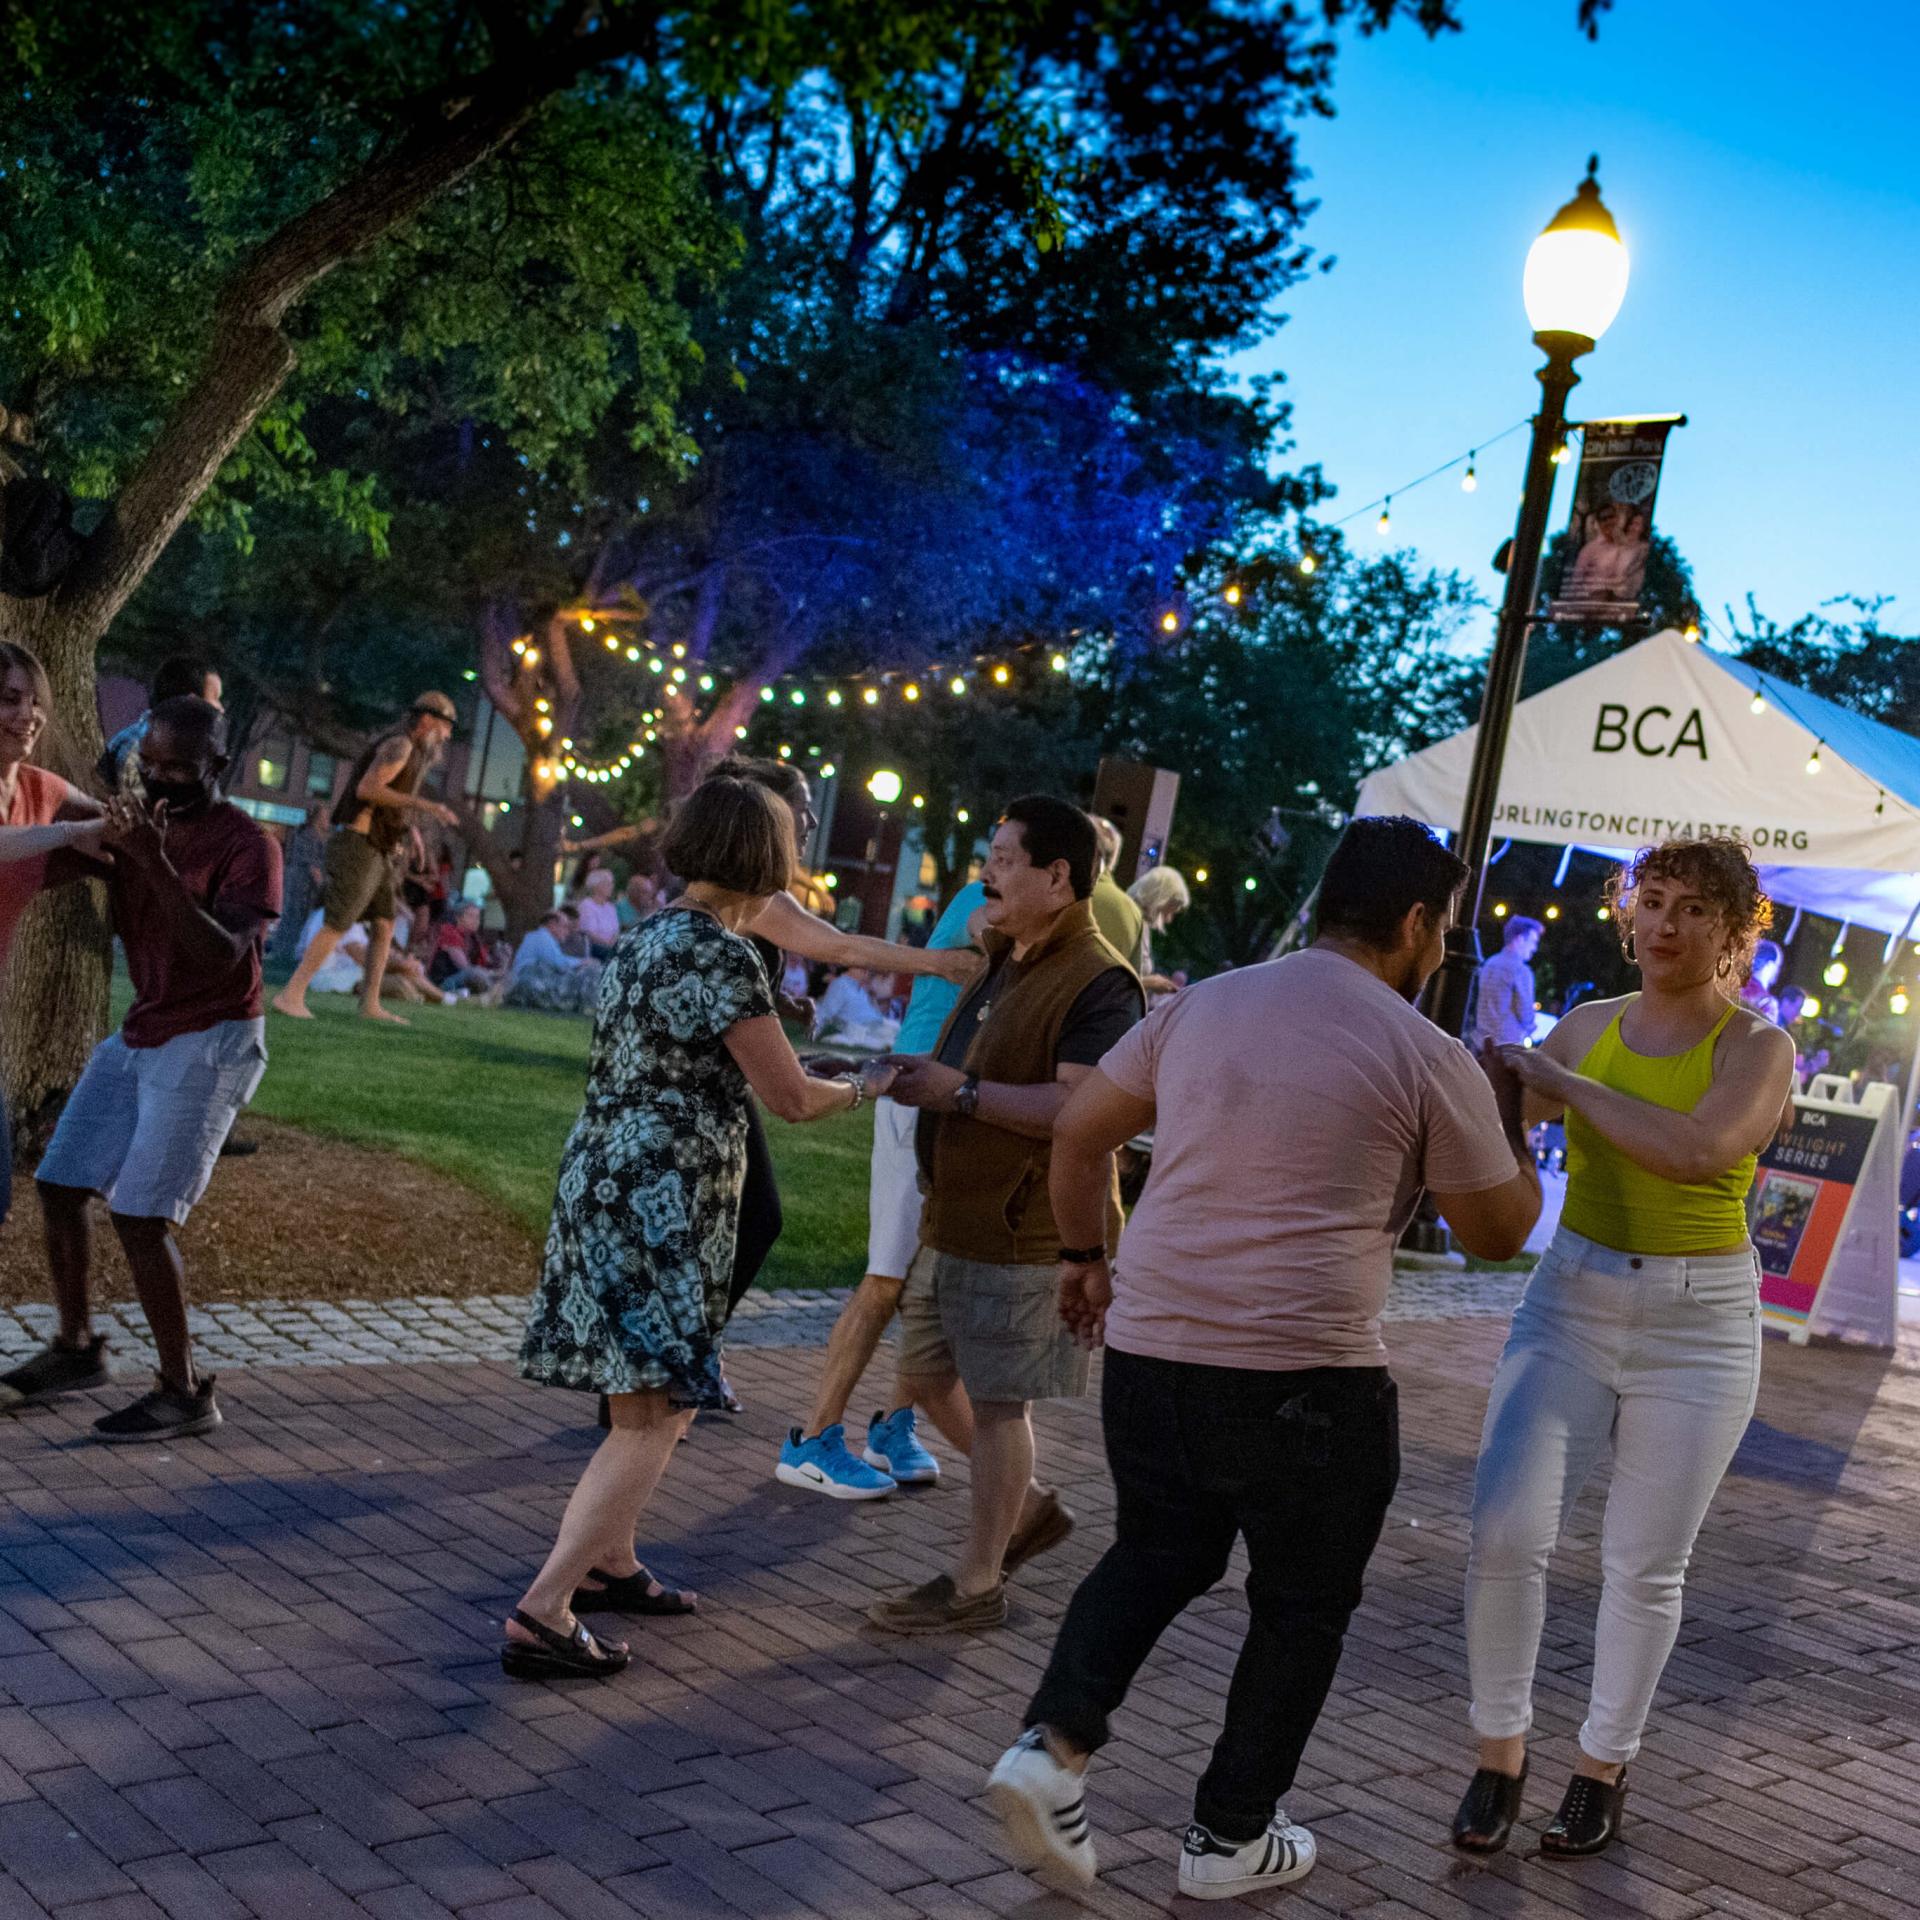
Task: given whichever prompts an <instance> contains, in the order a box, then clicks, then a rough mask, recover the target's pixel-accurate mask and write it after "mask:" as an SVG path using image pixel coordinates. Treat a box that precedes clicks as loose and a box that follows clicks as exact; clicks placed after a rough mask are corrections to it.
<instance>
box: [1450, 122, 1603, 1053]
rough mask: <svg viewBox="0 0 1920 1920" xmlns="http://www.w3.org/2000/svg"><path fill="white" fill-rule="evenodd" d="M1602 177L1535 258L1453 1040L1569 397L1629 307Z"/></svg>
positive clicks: (1471, 800)
mask: <svg viewBox="0 0 1920 1920" xmlns="http://www.w3.org/2000/svg"><path fill="white" fill-rule="evenodd" d="M1599 169H1600V161H1599V157H1598V155H1596V156H1595V157H1594V158H1593V159H1591V160H1590V161H1588V163H1587V177H1586V178H1585V179H1584V180H1583V181H1581V183H1580V186H1579V190H1578V191H1577V192H1576V193H1575V194H1574V196H1573V198H1572V199H1571V200H1569V201H1568V202H1567V204H1566V205H1565V206H1564V207H1562V208H1561V209H1560V211H1559V212H1558V213H1556V214H1555V215H1554V216H1553V218H1552V219H1551V220H1550V221H1548V223H1547V225H1546V227H1545V229H1544V231H1543V232H1542V233H1541V235H1540V237H1539V238H1538V239H1537V240H1535V241H1534V243H1533V246H1532V248H1531V250H1530V251H1529V252H1528V254H1527V271H1526V278H1525V283H1524V291H1525V299H1526V307H1527V318H1528V319H1529V320H1530V321H1532V323H1533V341H1534V345H1535V346H1537V347H1538V348H1539V349H1540V350H1541V352H1542V353H1544V354H1545V355H1546V356H1547V364H1546V365H1545V366H1544V367H1542V368H1541V369H1540V370H1539V380H1540V386H1541V390H1542V397H1541V403H1540V411H1539V412H1538V413H1537V414H1535V415H1534V419H1533V439H1532V441H1531V443H1530V444H1529V446H1528V449H1527V477H1526V482H1525V484H1524V486H1523V487H1522V489H1521V494H1520V517H1519V520H1518V521H1517V523H1516V524H1515V526H1514V530H1513V545H1512V548H1511V550H1510V552H1509V555H1508V560H1507V591H1506V597H1505V598H1504V599H1503V600H1502V602H1501V605H1500V625H1499V629H1498V632H1497V633H1496V635H1495V638H1494V644H1493V659H1492V660H1491V662H1490V663H1489V664H1488V667H1487V685H1486V691H1485V692H1484V694H1482V696H1481V700H1480V726H1479V731H1478V733H1477V735H1476V737H1475V740H1474V746H1473V767H1472V771H1471V772H1470V773H1469V774H1468V777H1467V803H1466V811H1465V817H1464V818H1463V819H1462V820H1461V823H1460V839H1459V843H1458V846H1457V847H1456V849H1455V851H1457V852H1458V853H1459V855H1460V857H1461V859H1463V860H1464V861H1466V863H1467V865H1468V866H1469V867H1470V868H1471V869H1472V872H1471V874H1470V875H1469V877H1468V880H1467V884H1466V888H1465V891H1464V892H1463V894H1462V896H1461V911H1460V924H1459V925H1458V926H1456V927H1455V928H1453V930H1452V931H1451V932H1450V933H1449V934H1448V935H1447V953H1446V958H1445V959H1444V960H1443V961H1442V962H1441V963H1440V968H1439V971H1438V972H1437V973H1436V974H1435V975H1434V980H1433V987H1432V991H1431V996H1430V998H1429V1000H1428V1008H1429V1011H1430V1012H1431V1014H1432V1017H1433V1021H1434V1024H1435V1025H1436V1026H1439V1027H1442V1028H1444V1029H1445V1030H1446V1031H1447V1032H1448V1033H1452V1034H1458V1033H1460V1032H1461V1031H1462V1030H1463V1029H1464V1027H1465V1025H1466V1019H1467V1002H1468V999H1469V998H1470V997H1471V994H1472V989H1473V977H1474V975H1475V973H1476V972H1478V971H1479V967H1480V898H1481V893H1482V891H1483V889H1484V887H1485V885H1486V871H1487V845H1488V842H1489V841H1490V840H1491V838H1492V834H1493V809H1494V803H1495V801H1496V800H1497V799H1498V798H1499V793H1500V770H1501V767H1502V765H1503V763H1504V762H1505V760H1506V756H1507V734H1508V731H1509V729H1510V727H1511V725H1512V722H1513V708H1514V702H1515V700H1516V699H1517V698H1518V696H1519V692H1520V675H1521V672H1522V670H1523V669H1524V668H1525V666H1526V663H1527V633H1528V629H1529V628H1530V627H1531V626H1532V624H1533V619H1534V595H1535V593H1536V591H1537V589H1538V586H1539V578H1540V550H1541V547H1542V546H1543V545H1544V544H1545V541H1546V533H1547V516H1548V514H1549V513H1550V512H1551V511H1552V507H1553V477H1554V451H1555V449H1556V448H1557V447H1558V446H1559V445H1560V443H1561V440H1562V438H1563V436H1564V434H1565V432H1566V425H1567V395H1568V394H1570V393H1571V392H1572V391H1573V389H1574V388H1575V387H1576V386H1578V385H1579V384H1580V376H1579V375H1578V374H1577V373H1575V372H1574V370H1573V363H1574V362H1575V361H1576V360H1578V359H1579V358H1580V356H1581V355H1582V354H1586V353H1591V352H1592V351H1593V348H1594V344H1595V342H1596V341H1598V339H1599V338H1600V336H1601V335H1602V334H1603V333H1604V332H1606V330H1607V328H1608V327H1609V326H1610V325H1611V324H1612V321H1613V317H1614V315H1615V314H1617V313H1618V312H1619V311H1620V302H1621V301H1622V300H1623V299H1624V298H1625V297H1626V291H1627V250H1626V247H1625V246H1624V245H1623V244H1622V242H1621V239H1620V232H1619V229H1618V228H1617V227H1616V226H1615V225H1614V224H1613V216H1612V215H1611V214H1610V213H1608V211H1607V210H1606V208H1605V207H1604V206H1603V205H1602V204H1601V200H1600V181H1599V178H1598V175H1599Z"/></svg>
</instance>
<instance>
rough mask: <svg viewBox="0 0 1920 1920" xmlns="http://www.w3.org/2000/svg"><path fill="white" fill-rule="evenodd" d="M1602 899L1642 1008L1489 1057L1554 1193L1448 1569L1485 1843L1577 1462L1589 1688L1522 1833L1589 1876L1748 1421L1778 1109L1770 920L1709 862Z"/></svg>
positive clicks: (1617, 1011) (1709, 850)
mask: <svg viewBox="0 0 1920 1920" xmlns="http://www.w3.org/2000/svg"><path fill="white" fill-rule="evenodd" d="M1611 898H1612V904H1613V912H1614V918H1615V921H1616V923H1617V925H1618V927H1619V930H1620V934H1621V938H1622V940H1623V942H1624V943H1625V946H1626V950H1627V954H1628V957H1629V958H1630V959H1632V960H1634V961H1636V962H1637V964H1638V966H1639V968H1640V980H1641V990H1640V992H1638V993H1637V994H1629V995H1627V996H1626V997H1625V998H1624V999H1620V1000H1609V1001H1595V1002H1591V1003H1589V1004H1588V1005H1585V1006H1582V1007H1578V1008H1576V1009H1575V1010H1574V1011H1573V1012H1572V1013H1570V1014H1568V1015H1567V1017H1566V1018H1565V1019H1564V1020H1563V1021H1561V1023H1560V1024H1559V1025H1558V1026H1557V1027H1556V1028H1555V1029H1554V1030H1553V1032H1552V1034H1551V1035H1550V1036H1549V1037H1548V1039H1547V1042H1546V1044H1545V1045H1544V1046H1542V1047H1541V1048H1539V1049H1537V1050H1530V1049H1527V1048H1521V1047H1503V1048H1501V1050H1500V1051H1501V1054H1502V1057H1503V1058H1504V1059H1506V1060H1507V1061H1508V1062H1509V1064H1510V1065H1511V1066H1512V1067H1513V1069H1514V1071H1515V1072H1516V1073H1517V1074H1518V1075H1519V1077H1520V1078H1521V1080H1522V1081H1523V1082H1524V1083H1525V1085H1526V1087H1527V1120H1528V1124H1529V1125H1532V1124H1534V1123H1535V1122H1538V1121H1541V1120H1546V1119H1550V1118H1553V1117H1555V1116H1556V1115H1561V1114H1564V1115H1565V1118H1566V1127H1567V1194H1566V1205H1565V1207H1564V1209H1563V1210H1562V1213H1561V1217H1560V1229H1559V1232H1558V1233H1556V1234H1555V1236H1554V1239H1553V1243H1552V1245H1551V1246H1550V1247H1549V1248H1548V1249H1547V1251H1546V1253H1545V1254H1544V1255H1543V1256H1542V1257H1541V1260H1540V1264H1539V1266H1538V1267H1537V1268H1536V1269H1535V1270H1534V1274H1533V1278H1532V1279H1531V1280H1530V1281H1529V1282H1528V1285H1527V1291H1526V1296H1525V1298H1524V1299H1523V1300H1522V1302H1521V1304H1520V1308H1519V1311H1518V1312H1517V1313H1516V1314H1515V1315H1514V1320H1513V1330H1512V1332H1511V1334H1510V1335H1509V1336H1508V1340H1507V1346H1506V1351H1505V1352H1504V1353H1503V1354H1502V1355H1501V1359H1500V1365H1499V1369H1498V1371H1497V1372H1496V1374H1495V1376H1494V1382H1493V1388H1492V1391H1491V1393H1490V1395H1489V1397H1488V1401H1487V1416H1486V1425H1485V1428H1484V1430H1483V1432H1482V1435H1481V1442H1480V1464H1479V1470H1478V1473H1477V1474H1476V1477H1475V1481H1474V1497H1473V1541H1472V1547H1471V1549H1470V1552H1469V1555H1468V1562H1467V1657H1468V1664H1469V1667H1470V1670H1471V1678H1472V1687H1473V1710H1472V1720H1473V1727H1474V1731H1475V1732H1476V1733H1477V1734H1478V1735H1479V1736H1480V1759H1479V1771H1478V1772H1476V1773H1475V1775H1474V1777H1473V1782H1472V1785H1471V1786H1469V1788H1468V1789H1467V1794H1466V1798H1465V1799H1464V1800H1463V1801H1462V1802H1461V1805H1460V1811H1459V1813H1458V1814H1457V1815H1456V1816H1455V1818H1454V1825H1453V1837H1454V1843H1455V1845H1457V1846H1460V1847H1462V1848H1465V1849H1467V1850H1468V1851H1471V1852H1478V1853H1491V1852H1494V1851H1495V1850H1497V1849H1498V1848H1500V1847H1502V1846H1504V1845H1505V1844H1506V1841H1507V1836H1508V1832H1509V1830H1510V1829H1511V1827H1512V1824H1513V1821H1514V1819H1515V1817H1516V1815H1517V1814H1518V1812H1519V1809H1520V1801H1521V1788H1522V1785H1523V1783H1524V1781H1525V1779H1526V1771H1527V1732H1528V1729H1529V1727H1530V1726H1531V1724H1532V1719H1533V1706H1532V1692H1533V1670H1534V1663H1535V1660H1536V1658H1537V1656H1538V1653H1539V1648H1540V1634H1541V1628H1542V1625H1543V1623H1544V1615H1545V1598H1546V1572H1547V1562H1548V1559H1549V1558H1550V1556H1551V1554H1552V1552H1553V1547H1554V1543H1555V1541H1556V1540H1557V1538H1558V1537H1559V1533H1560V1529H1561V1527H1562V1525H1563V1524H1564V1522H1565V1520H1566V1516H1567V1514H1568V1513H1569V1512H1570V1510H1571V1509H1572V1506H1573V1503H1574V1500H1575V1499H1576V1498H1577V1497H1578V1495H1579V1492H1580V1489H1581V1486H1582V1485H1583V1483H1584V1482H1585V1481H1586V1479H1587V1476H1588V1474H1589V1473H1590V1472H1591V1471H1592V1469H1593V1467H1594V1465H1595V1463H1596V1462H1597V1460H1598V1459H1599V1457H1600V1455H1601V1454H1602V1453H1603V1452H1604V1451H1606V1449H1607V1448H1608V1447H1609V1445H1611V1448H1612V1452H1613V1474H1612V1479H1611V1482H1610V1484H1609V1486H1608V1490H1607V1503H1606V1519H1605V1523H1604V1527H1603V1532H1602V1541H1601V1558H1602V1565H1603V1579H1602V1587H1601V1595H1600V1609H1599V1617H1598V1619H1597V1621H1596V1623H1595V1628H1594V1653H1593V1683H1592V1693H1591V1698H1590V1702H1589V1707H1588V1713H1587V1719H1586V1724H1585V1725H1584V1726H1583V1727H1582V1728H1581V1729H1580V1751H1579V1756H1578V1759H1577V1761H1576V1763H1575V1768H1574V1775H1573V1779H1572V1781H1571V1782H1570V1784H1569V1785H1568V1788H1567V1792H1566V1796H1565V1798H1564V1799H1563V1800H1562V1802H1561V1804H1560V1810H1559V1812H1558V1813H1557V1814H1555V1816H1554V1818H1553V1820H1552V1822H1551V1823H1550V1824H1549V1825H1548V1826H1547V1827H1546V1828H1545V1830H1544V1831H1543V1832H1542V1834H1541V1842H1540V1844H1541V1849H1542V1851H1543V1852H1546V1853H1551V1854H1559V1855H1565V1854H1583V1853H1597V1852H1599V1851H1600V1849H1601V1848H1602V1847H1604V1846H1606V1845H1607V1843H1608V1842H1609V1841H1610V1840H1611V1839H1612V1838H1613V1836H1614V1834H1615V1833H1616V1832H1617V1831H1618V1829H1619V1825H1620V1817H1621V1810H1622V1806H1623V1803H1624V1801H1625V1798H1626V1767H1627V1762H1628V1761H1630V1760H1631V1759H1632V1758H1633V1756H1634V1755H1635V1753H1636V1752H1638V1750H1639V1746H1640V1736H1641V1732H1642V1730H1643V1728H1644V1727H1645V1724H1646V1718H1647V1711H1648V1708H1649V1707H1650V1705H1651V1704H1652V1700H1653V1694H1654V1689H1655V1688H1656V1687H1657V1686H1658V1685H1659V1682H1660V1675H1661V1672H1662V1670H1663V1669H1664V1667H1665V1666H1666V1662H1667V1657H1668V1655H1669V1654H1670V1653H1671V1652H1672V1651H1673V1642H1674V1637H1675V1635H1676V1634H1677V1633H1678V1632H1679V1628H1680V1593H1681V1583H1682V1581H1683V1579H1684V1577H1685V1574H1686V1566H1687V1560H1688V1557H1689V1556H1690V1554H1691V1553H1692V1551H1693V1542H1694V1538H1695V1536H1696V1535H1697V1534H1698V1532H1699V1530H1700V1524H1701V1522H1702V1520H1704V1519H1705V1517H1706V1512H1707V1507H1708V1504H1709V1503H1710V1502H1711V1501H1712V1499H1713V1495H1714V1492H1715V1490H1716V1489H1717V1488H1718V1486H1719V1484H1720V1480H1721V1477H1722V1476H1723V1475H1724V1474H1725V1472H1726V1470H1727V1465H1728V1463H1729V1462H1730V1461H1731V1460H1732V1458H1733V1453H1734V1449H1735V1448H1736V1447H1737V1446H1738V1445H1739V1443H1740V1436H1741V1434H1742V1433H1743V1432H1744V1431H1745V1430H1746V1425H1747V1422H1748V1420H1749V1419H1750V1418H1751V1416H1752V1413H1753V1405H1754V1399H1755V1396H1756V1394H1757V1392H1758V1390H1759V1382H1760V1326H1759V1315H1758V1300H1757V1293H1758V1284H1757V1283H1758V1271H1757V1267H1756V1264H1755V1261H1754V1255H1753V1247H1752V1244H1751V1243H1750V1241H1749V1240H1748V1238H1747V1219H1746V1198H1747V1189H1748V1188H1749V1187H1750V1186H1751V1185H1752V1182H1753V1169H1754V1159H1755V1155H1756V1154H1757V1153H1758V1152H1759V1150H1760V1148H1761V1147H1763V1146H1764V1145H1765V1144H1766V1142H1767V1141H1768V1139H1769V1138H1770V1137H1771V1136H1772V1134H1773V1131H1774V1129H1775V1127H1776V1126H1777V1125H1778V1123H1779V1120H1780V1116H1781V1112H1782V1109H1783V1107H1784V1106H1785V1104H1786V1102H1787V1100H1788V1099H1789V1097H1790V1096H1791V1093H1792V1089H1793V1069H1794V1055H1793V1043H1792V1041H1791V1040H1790V1039H1789V1038H1788V1037H1787V1035H1786V1034H1785V1033H1784V1032H1783V1031H1782V1030H1781V1029H1780V1028H1778V1027H1776V1026H1773V1025H1771V1024H1770V1023H1769V1022H1767V1021H1766V1020H1765V1019H1763V1018H1762V1017H1761V1016H1760V1015H1758V1014H1756V1013H1754V1012H1752V1011H1750V1010H1749V1009H1747V1008H1745V1007H1743V1006H1741V1005H1740V1004H1739V994H1740V989H1741V987H1742V985H1743V984H1744V983H1745V981H1746V977H1747V970H1748V966H1749V964H1750V961H1751V959H1752V954H1753V947H1754V942H1755V939H1756V937H1757V935H1758V934H1759V933H1760V931H1761V930H1762V929H1763V928H1764V927H1765V926H1766V924H1767V919H1768V915H1769V911H1770V909H1769V906H1768V902H1767V899H1766V896H1765V895H1764V894H1763V893H1762V892H1761V889H1760V880H1759V876H1758V875H1757V874H1756V873H1755V871H1754V869H1753V865H1752V862H1751V861H1750V860H1749V859H1748V858H1747V854H1746V849H1745V848H1744V847H1742V846H1741V845H1740V844H1739V842H1737V841H1734V840H1670V841H1668V842H1666V843H1665V844H1664V845H1662V846H1659V847H1654V848H1649V849H1646V850H1644V851H1643V852H1642V853H1641V854H1640V855H1639V857H1638V858H1637V859H1635V860H1634V861H1633V862H1631V863H1630V864H1629V865H1628V866H1627V867H1626V868H1625V869H1624V870H1623V871H1622V872H1621V873H1620V874H1619V875H1618V876H1617V877H1616V879H1615V881H1614V883H1613V886H1612V890H1611Z"/></svg>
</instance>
